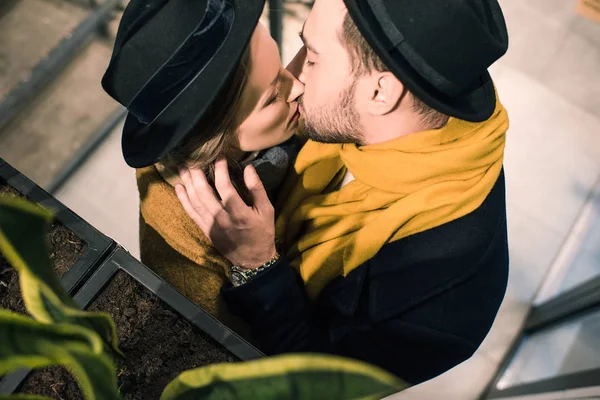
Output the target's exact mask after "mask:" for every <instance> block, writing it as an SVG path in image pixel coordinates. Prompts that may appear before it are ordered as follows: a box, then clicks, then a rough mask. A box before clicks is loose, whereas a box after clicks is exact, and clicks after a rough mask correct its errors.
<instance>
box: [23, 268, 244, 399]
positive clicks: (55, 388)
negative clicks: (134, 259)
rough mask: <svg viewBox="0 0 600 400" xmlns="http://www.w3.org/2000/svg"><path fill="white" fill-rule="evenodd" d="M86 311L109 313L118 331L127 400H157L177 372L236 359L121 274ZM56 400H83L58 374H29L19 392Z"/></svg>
mask: <svg viewBox="0 0 600 400" xmlns="http://www.w3.org/2000/svg"><path fill="white" fill-rule="evenodd" d="M89 310H90V311H104V312H108V313H109V314H110V315H111V316H112V318H113V319H114V321H115V324H116V326H117V335H118V337H119V347H120V349H121V350H122V351H123V353H125V358H124V359H117V360H116V362H115V364H116V366H117V371H116V374H117V377H118V378H117V379H118V385H119V388H120V391H121V393H122V394H123V397H124V398H125V399H127V400H129V399H131V400H134V399H135V400H138V399H139V400H154V399H158V398H159V397H160V395H161V393H162V391H163V390H164V388H165V387H166V386H167V384H168V383H169V382H170V381H171V380H173V379H174V378H175V377H176V376H177V375H179V374H180V373H181V372H183V371H185V370H188V369H193V368H197V367H201V366H204V365H209V364H215V363H220V362H232V361H238V359H237V358H236V357H235V356H233V355H232V354H231V353H229V352H228V351H227V350H225V349H224V348H223V347H222V346H221V345H219V344H218V343H216V342H214V341H213V340H212V339H210V338H209V337H207V336H206V335H205V334H204V333H202V332H201V331H199V330H198V329H197V328H196V327H193V326H191V325H190V324H188V323H187V322H186V321H185V320H184V318H183V317H181V316H179V315H178V314H176V313H175V312H174V311H173V310H172V309H171V308H170V307H169V306H167V305H166V304H165V303H163V302H162V301H161V300H160V299H159V298H158V297H156V296H155V295H153V294H152V293H151V292H150V291H148V290H147V289H146V288H144V287H143V286H142V285H141V284H139V283H138V282H137V281H135V280H134V279H133V278H131V277H130V276H129V275H128V274H127V273H125V272H122V271H120V272H118V273H117V275H116V276H115V278H114V279H113V280H112V282H111V283H110V284H109V285H108V287H107V288H106V289H105V290H104V291H103V292H102V294H101V295H100V296H99V297H98V298H97V299H96V300H95V301H94V302H93V303H92V304H91V306H90V307H89ZM21 392H23V393H35V394H41V395H46V396H52V397H54V398H58V399H64V400H71V399H81V398H82V397H81V395H80V393H79V390H78V388H77V384H76V382H75V380H74V379H73V378H72V377H71V376H70V375H69V374H68V372H66V371H65V370H64V369H61V368H46V369H44V370H40V371H38V372H35V373H33V374H32V375H31V376H30V377H29V378H28V379H27V381H26V383H25V385H24V386H23V387H22V389H21Z"/></svg>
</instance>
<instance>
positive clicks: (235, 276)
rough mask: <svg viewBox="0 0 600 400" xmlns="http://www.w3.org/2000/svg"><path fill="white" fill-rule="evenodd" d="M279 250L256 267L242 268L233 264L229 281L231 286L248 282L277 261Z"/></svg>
mask: <svg viewBox="0 0 600 400" xmlns="http://www.w3.org/2000/svg"><path fill="white" fill-rule="evenodd" d="M279 257H280V256H279V252H278V251H276V252H275V255H274V256H273V258H271V259H270V260H269V261H267V262H266V263H264V264H263V265H261V266H260V267H258V268H254V269H248V268H242V267H240V266H238V265H234V266H232V267H231V283H232V284H233V286H235V287H238V286H241V285H243V284H244V283H247V282H249V281H250V280H252V279H253V278H255V277H256V276H257V275H258V274H260V273H261V272H263V271H264V270H266V269H268V268H269V267H271V266H273V265H274V264H275V263H277V261H279Z"/></svg>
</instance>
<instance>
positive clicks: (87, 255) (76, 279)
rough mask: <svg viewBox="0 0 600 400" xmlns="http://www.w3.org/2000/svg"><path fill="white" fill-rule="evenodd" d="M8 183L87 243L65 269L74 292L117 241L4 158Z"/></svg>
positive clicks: (0, 171) (1, 168) (3, 177)
mask: <svg viewBox="0 0 600 400" xmlns="http://www.w3.org/2000/svg"><path fill="white" fill-rule="evenodd" d="M5 184H6V185H8V186H10V187H12V188H14V189H15V190H17V191H18V192H19V193H21V194H22V195H23V196H25V197H27V199H28V200H30V201H32V202H34V203H38V204H39V205H41V206H43V207H45V208H48V209H50V210H53V211H54V212H55V214H56V220H57V222H59V223H60V224H61V225H62V226H64V227H65V228H67V229H68V230H70V231H72V232H73V233H75V234H76V235H77V236H78V237H79V238H80V239H81V240H82V241H83V242H85V244H86V248H85V250H84V251H83V254H82V255H81V256H80V257H79V259H78V260H77V262H76V263H75V265H73V267H71V268H70V269H69V270H68V271H67V272H65V273H64V274H63V276H62V278H61V281H62V283H63V286H64V287H65V289H67V290H68V291H69V293H71V294H73V293H74V292H75V290H76V289H77V288H78V287H79V286H81V284H82V283H83V281H84V280H85V279H86V278H87V277H88V276H89V275H90V274H91V273H92V272H93V269H94V268H95V267H97V266H99V265H100V264H101V262H102V261H103V260H104V259H105V258H106V257H107V256H108V255H109V254H110V253H111V251H112V250H113V249H114V247H115V246H116V244H115V242H114V241H113V240H112V239H110V238H109V237H107V236H105V235H103V234H102V233H100V232H99V231H98V230H97V229H96V228H94V227H93V226H91V225H90V224H88V223H87V222H85V221H84V220H83V219H81V218H79V217H78V216H77V215H76V214H75V213H74V212H72V211H71V210H69V209H68V208H67V207H65V205H64V204H62V203H61V202H59V201H58V200H56V199H55V198H54V197H52V196H51V195H50V194H48V193H46V191H44V190H43V189H42V188H40V187H39V186H37V185H36V184H35V183H33V182H32V181H31V180H29V179H28V178H27V177H26V176H25V175H23V174H21V173H20V172H19V171H17V170H16V169H14V168H13V167H11V166H10V165H9V164H8V163H7V162H6V161H4V160H3V159H2V158H0V185H5ZM0 387H1V386H0ZM0 393H1V392H0Z"/></svg>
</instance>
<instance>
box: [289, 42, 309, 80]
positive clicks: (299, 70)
mask: <svg viewBox="0 0 600 400" xmlns="http://www.w3.org/2000/svg"><path fill="white" fill-rule="evenodd" d="M305 61H306V48H305V47H304V46H302V48H301V49H300V50H298V52H297V53H296V55H295V56H294V58H293V59H292V61H290V63H289V64H288V66H287V67H286V69H287V70H288V71H290V73H291V74H292V75H294V76H295V77H296V79H298V80H299V81H300V82H302V83H306V81H305V79H304V63H305Z"/></svg>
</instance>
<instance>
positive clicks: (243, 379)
mask: <svg viewBox="0 0 600 400" xmlns="http://www.w3.org/2000/svg"><path fill="white" fill-rule="evenodd" d="M407 387H408V384H406V383H405V382H403V381H402V380H400V379H398V378H396V377H394V376H393V375H391V374H389V373H388V372H385V371H384V370H382V369H380V368H378V367H375V366H372V365H369V364H366V363H363V362H360V361H356V360H351V359H347V358H342V357H336V356H329V355H317V354H292V355H283V356H276V357H272V358H268V359H260V360H255V361H248V362H243V363H224V364H215V365H210V366H208V367H203V368H198V369H194V370H190V371H186V372H183V373H182V374H180V375H179V376H178V377H177V378H175V379H174V380H173V381H172V382H171V383H169V385H167V387H166V388H165V390H164V392H163V393H162V396H161V400H175V399H177V400H182V399H219V400H221V399H244V400H247V399H250V400H251V399H257V400H269V399H295V400H299V399H306V400H315V399H381V398H382V397H385V396H387V395H389V394H392V393H396V392H399V391H401V390H404V389H405V388H407Z"/></svg>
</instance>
